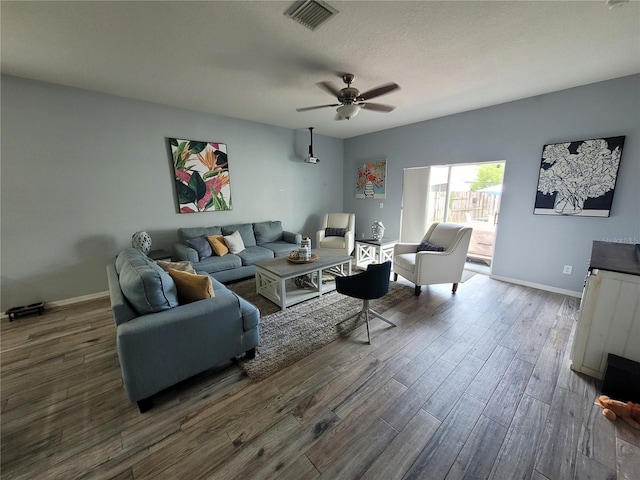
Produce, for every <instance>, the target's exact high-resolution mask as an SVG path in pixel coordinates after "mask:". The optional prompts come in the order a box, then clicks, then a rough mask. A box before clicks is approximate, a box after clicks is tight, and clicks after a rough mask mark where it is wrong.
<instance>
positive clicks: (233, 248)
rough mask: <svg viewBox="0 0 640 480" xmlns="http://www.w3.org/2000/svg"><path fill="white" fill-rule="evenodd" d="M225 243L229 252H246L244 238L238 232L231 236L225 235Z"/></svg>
mask: <svg viewBox="0 0 640 480" xmlns="http://www.w3.org/2000/svg"><path fill="white" fill-rule="evenodd" d="M224 243H226V244H227V247H228V248H229V251H230V252H231V253H233V254H238V253H240V252H241V251H243V250H244V242H243V241H242V236H241V235H240V232H238V231H237V230H236V231H235V232H233V233H232V234H231V235H225V236H224Z"/></svg>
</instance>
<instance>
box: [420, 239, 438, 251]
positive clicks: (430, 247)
mask: <svg viewBox="0 0 640 480" xmlns="http://www.w3.org/2000/svg"><path fill="white" fill-rule="evenodd" d="M418 252H444V247H439V246H438V245H434V244H433V243H429V242H427V241H424V242H421V243H420V245H418Z"/></svg>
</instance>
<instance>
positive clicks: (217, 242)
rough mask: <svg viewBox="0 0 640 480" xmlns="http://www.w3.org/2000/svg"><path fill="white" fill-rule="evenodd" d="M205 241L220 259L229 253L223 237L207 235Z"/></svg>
mask: <svg viewBox="0 0 640 480" xmlns="http://www.w3.org/2000/svg"><path fill="white" fill-rule="evenodd" d="M207 240H208V241H209V244H210V245H211V249H212V250H213V251H214V252H215V254H216V255H218V256H220V257H222V256H223V255H226V254H227V253H229V248H228V247H227V244H226V243H224V236H222V235H208V236H207Z"/></svg>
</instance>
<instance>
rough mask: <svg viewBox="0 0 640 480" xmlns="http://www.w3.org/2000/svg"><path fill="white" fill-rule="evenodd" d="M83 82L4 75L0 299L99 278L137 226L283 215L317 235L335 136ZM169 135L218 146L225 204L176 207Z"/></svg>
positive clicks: (338, 143)
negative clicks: (83, 86)
mask: <svg viewBox="0 0 640 480" xmlns="http://www.w3.org/2000/svg"><path fill="white" fill-rule="evenodd" d="M305 127H306V126H302V128H301V129H300V130H296V131H294V130H287V129H283V128H278V127H272V126H267V125H261V124H257V123H251V122H246V121H240V120H234V119H229V118H223V117H219V116H215V115H208V114H203V113H198V112H193V111H185V110H180V109H176V108H170V107H165V106H161V105H155V104H150V103H144V102H139V101H134V100H130V99H125V98H120V97H113V96H108V95H102V94H97V93H93V92H88V91H84V90H78V89H72V88H66V87H61V86H57V85H52V84H47V83H40V82H33V81H29V80H25V79H21V78H17V77H10V76H3V77H2V165H1V167H2V176H1V177H2V183H1V186H2V188H1V200H2V210H1V215H2V232H1V242H2V243H1V247H2V250H1V260H2V263H1V265H2V271H1V274H2V292H1V297H2V298H1V300H2V301H1V303H2V305H1V307H2V310H3V311H4V310H6V309H7V308H9V307H11V306H16V305H23V304H25V303H31V302H34V301H37V300H45V301H55V300H62V299H68V298H73V297H78V296H83V295H89V294H93V293H97V292H103V291H105V290H106V288H107V283H106V274H105V265H106V264H107V263H108V262H109V261H112V260H113V258H114V256H115V255H116V254H117V253H118V251H119V250H120V249H122V248H124V247H126V246H129V245H130V243H131V235H132V234H133V233H134V232H136V231H138V230H146V231H147V232H149V233H150V235H151V237H152V239H153V248H154V249H155V248H165V249H170V248H171V247H172V245H173V243H174V241H175V240H176V233H175V232H176V229H177V228H178V227H188V226H205V225H225V224H231V223H236V222H256V221H262V220H282V222H283V226H284V228H285V229H287V230H291V231H295V232H301V233H303V234H306V235H310V236H313V237H314V236H315V231H316V230H317V228H318V226H319V224H320V215H321V214H322V213H324V212H327V211H340V210H342V202H343V198H342V195H343V191H342V188H341V185H342V176H341V172H342V161H343V141H342V140H339V139H334V138H330V137H323V136H320V135H314V153H315V154H316V155H317V156H318V157H320V158H321V160H322V161H321V162H320V163H319V164H317V165H309V164H305V163H303V162H302V160H301V159H302V157H303V156H305V155H306V153H307V149H308V145H309V131H308V130H307V129H306V128H305ZM167 137H177V138H184V139H194V140H205V141H218V142H223V143H226V144H227V147H228V154H229V160H230V177H231V195H232V198H233V210H232V211H228V212H208V213H197V214H178V213H176V212H177V207H176V203H175V200H174V193H173V176H172V169H171V163H170V159H169V151H168V147H167V141H166V138H167Z"/></svg>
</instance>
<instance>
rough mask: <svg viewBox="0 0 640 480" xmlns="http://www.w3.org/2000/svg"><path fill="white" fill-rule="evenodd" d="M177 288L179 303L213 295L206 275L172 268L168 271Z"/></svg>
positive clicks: (211, 286) (210, 283)
mask: <svg viewBox="0 0 640 480" xmlns="http://www.w3.org/2000/svg"><path fill="white" fill-rule="evenodd" d="M168 273H169V275H171V278H173V281H174V283H175V284H176V289H177V290H178V301H179V302H180V304H181V305H184V304H185V303H191V302H197V301H198V300H205V299H207V298H212V297H214V296H215V293H214V291H213V284H212V282H211V278H209V276H208V275H196V274H193V273H187V272H182V271H180V270H174V269H172V268H170V269H169V271H168Z"/></svg>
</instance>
